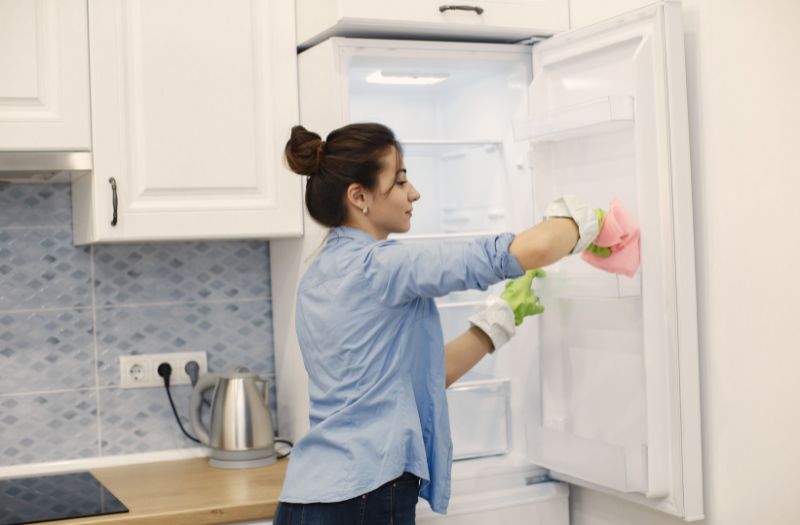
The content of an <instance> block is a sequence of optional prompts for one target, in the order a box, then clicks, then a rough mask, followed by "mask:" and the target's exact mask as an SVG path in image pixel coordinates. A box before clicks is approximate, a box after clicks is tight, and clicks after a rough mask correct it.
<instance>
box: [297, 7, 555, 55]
mask: <svg viewBox="0 0 800 525" xmlns="http://www.w3.org/2000/svg"><path fill="white" fill-rule="evenodd" d="M297 17H298V23H297V42H298V45H299V47H301V48H306V47H310V46H312V45H314V44H316V43H318V42H320V41H322V40H324V39H325V38H328V37H330V36H336V35H339V36H354V37H397V36H407V37H414V38H420V39H425V38H429V39H434V40H442V39H449V40H452V39H462V40H463V39H469V40H479V41H497V42H514V41H517V40H521V39H524V38H527V37H530V36H532V35H551V34H553V33H556V32H558V31H563V30H566V29H567V28H568V27H569V10H568V5H567V0H476V1H467V2H453V3H452V4H451V3H448V2H442V1H438V0H436V1H434V0H403V1H394V0H297Z"/></svg>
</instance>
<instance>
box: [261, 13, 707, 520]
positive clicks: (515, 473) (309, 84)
mask: <svg viewBox="0 0 800 525" xmlns="http://www.w3.org/2000/svg"><path fill="white" fill-rule="evenodd" d="M298 60H299V88H300V122H301V124H303V125H304V126H306V127H307V128H308V129H310V130H312V131H315V132H318V133H320V134H321V135H322V136H323V138H324V136H325V135H326V134H327V133H328V132H329V131H331V130H333V129H335V128H337V127H340V126H342V125H345V124H348V123H351V122H367V121H376V122H381V123H384V124H386V125H388V126H389V127H391V128H392V129H393V130H394V131H395V133H396V135H397V136H398V138H399V140H400V141H401V143H402V145H403V149H404V158H405V163H406V167H407V169H408V177H409V179H410V180H411V181H412V183H413V184H414V185H415V187H416V188H417V189H418V190H419V191H420V193H421V196H422V197H421V199H420V201H418V202H417V203H415V206H414V209H415V215H414V218H413V219H412V226H411V230H410V231H409V232H408V233H405V234H402V235H395V236H393V237H396V238H398V239H401V240H402V242H408V243H438V244H445V245H446V244H447V243H452V242H458V241H461V240H464V239H472V238H477V237H480V236H486V235H491V234H495V233H499V232H505V231H512V232H519V231H522V230H524V229H526V228H528V227H530V226H531V225H533V224H534V223H536V222H538V221H540V220H541V219H542V212H543V210H544V209H545V207H546V205H547V203H548V202H549V201H550V200H551V199H553V198H555V197H557V196H559V195H562V194H565V193H573V194H577V195H579V196H580V197H581V198H583V199H584V200H585V201H587V202H588V203H589V204H590V205H591V206H592V207H597V208H607V207H608V204H609V202H610V200H611V199H612V198H614V197H617V198H619V199H620V200H621V201H622V202H623V203H624V204H625V206H626V208H627V209H628V211H629V212H630V213H631V214H632V215H633V217H634V218H635V219H636V221H637V222H638V224H639V226H640V228H641V266H640V268H639V270H638V271H637V273H636V274H635V275H634V276H633V277H632V278H629V277H625V276H618V275H615V274H611V273H606V272H603V271H601V270H598V269H596V268H593V267H591V266H589V265H588V264H587V263H585V262H584V261H583V260H582V259H581V258H580V257H579V256H571V257H567V258H565V259H563V260H561V261H559V262H558V263H556V264H554V265H552V266H550V267H548V268H546V272H547V273H546V276H545V277H544V278H543V279H537V280H536V281H535V282H534V290H535V291H536V293H537V295H539V297H540V299H541V302H542V304H543V305H544V307H545V311H544V313H542V314H541V315H538V316H536V317H533V318H528V319H527V320H526V321H525V322H524V323H523V324H522V325H521V326H520V327H519V328H518V331H517V335H516V337H514V338H513V339H512V340H511V342H509V343H508V344H507V345H506V346H504V347H503V348H501V349H498V350H497V351H496V352H494V353H493V354H491V355H489V356H487V357H486V358H484V359H483V360H482V361H481V362H480V363H479V364H478V365H477V366H476V367H475V368H474V369H473V370H471V371H470V372H469V373H468V374H467V375H465V376H464V377H463V378H462V379H460V380H459V381H458V382H456V383H455V384H454V385H452V386H451V387H450V389H449V390H448V393H447V396H448V404H449V410H450V420H451V427H452V434H453V442H454V458H455V461H454V465H453V494H452V499H451V504H450V509H449V512H448V515H447V516H440V515H436V514H433V513H432V512H431V511H430V509H429V508H427V505H426V504H425V503H420V506H419V508H418V522H419V523H436V524H441V525H469V524H473V523H486V522H488V519H492V520H497V519H501V520H504V521H505V522H506V523H508V524H517V523H519V524H523V523H524V524H535V525H567V524H568V523H569V505H568V498H569V488H570V486H571V485H579V486H582V487H587V488H590V489H593V490H598V491H602V492H604V493H608V494H612V495H615V496H617V497H619V498H623V499H625V500H629V501H633V502H636V503H639V504H642V505H646V506H648V507H651V508H653V509H656V510H659V511H662V512H665V513H668V514H672V515H675V516H678V517H681V518H683V519H685V520H687V521H693V520H699V519H702V517H703V501H702V470H701V448H700V444H701V441H700V391H699V373H698V345H697V327H696V299H695V278H694V245H693V243H694V238H693V225H692V195H691V174H690V164H689V146H688V144H689V137H688V118H687V103H686V86H685V68H684V56H683V34H682V28H681V12H680V4H678V3H676V2H669V1H668V2H663V3H657V4H653V5H650V6H647V7H644V8H641V9H638V10H636V11H632V12H630V13H627V14H625V15H622V16H620V17H618V18H615V19H613V20H608V21H604V22H600V23H596V24H593V25H591V26H588V27H585V28H579V29H576V30H572V31H569V32H565V33H561V34H558V35H555V36H553V37H551V38H548V39H544V40H542V41H540V42H536V43H534V44H533V45H530V44H528V45H516V44H477V43H460V42H426V41H411V40H382V39H355V38H343V37H335V38H331V39H329V40H326V41H324V42H322V43H320V44H318V45H316V46H314V47H312V48H310V49H307V50H305V51H303V52H302V53H301V54H300V55H299V57H298ZM304 231H305V233H304V236H303V238H302V239H285V240H278V241H273V242H272V243H271V250H270V251H271V265H272V268H271V272H272V273H271V275H272V283H273V284H272V286H273V320H274V336H275V353H276V355H275V358H276V369H277V377H278V384H277V401H278V428H279V433H280V434H281V435H284V436H287V437H292V438H299V437H300V436H301V435H302V434H303V432H304V431H305V430H306V428H307V426H308V393H307V389H306V386H307V383H306V376H305V370H304V368H303V364H302V359H301V357H300V353H299V348H298V345H297V340H296V336H295V333H294V330H295V328H294V318H293V315H294V308H295V293H296V287H297V283H298V281H299V279H300V277H301V276H302V274H303V272H304V271H305V269H306V267H307V266H308V264H309V262H310V260H311V259H312V258H313V257H314V254H315V252H316V251H317V250H318V248H319V247H320V245H321V244H322V242H323V240H324V238H325V235H326V234H327V229H325V228H323V227H321V226H319V225H318V224H316V223H314V221H313V220H311V218H310V217H309V216H308V215H306V217H305V226H304ZM502 289H503V283H499V284H498V285H495V286H493V287H491V288H490V289H489V290H487V291H480V290H478V291H464V292H457V293H452V294H450V295H448V296H445V297H441V298H437V299H436V301H437V306H438V308H439V312H440V315H441V319H442V329H443V332H444V335H445V340H446V341H447V340H449V339H451V338H453V337H454V336H456V335H458V334H460V333H461V332H463V331H464V330H466V329H467V328H468V326H469V325H468V323H467V318H468V316H469V315H470V314H471V313H473V312H474V311H476V310H478V309H480V308H482V307H483V302H484V301H485V299H486V297H487V296H488V295H489V294H494V295H499V294H500V293H501V292H502Z"/></svg>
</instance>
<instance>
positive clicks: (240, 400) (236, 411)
mask: <svg viewBox="0 0 800 525" xmlns="http://www.w3.org/2000/svg"><path fill="white" fill-rule="evenodd" d="M212 388H213V389H214V393H213V396H212V399H211V419H210V425H209V426H208V427H207V426H206V425H205V424H204V423H203V419H202V409H203V393H204V392H205V391H207V390H210V389H212ZM190 412H191V416H192V427H194V432H195V434H196V435H197V438H198V439H199V440H200V441H201V442H202V443H203V444H204V445H207V446H209V447H210V448H211V457H210V459H209V461H208V464H209V465H211V466H212V467H220V468H249V467H260V466H263V465H269V464H271V463H274V462H275V438H274V435H273V430H272V417H271V416H270V412H269V388H267V382H266V381H265V380H263V379H261V378H260V377H258V376H257V375H256V374H254V373H252V372H249V371H247V369H246V368H237V369H234V370H230V371H226V372H223V373H220V374H208V375H205V376H202V377H200V379H199V380H198V381H197V384H196V385H195V387H194V390H193V391H192V401H191V406H190Z"/></svg>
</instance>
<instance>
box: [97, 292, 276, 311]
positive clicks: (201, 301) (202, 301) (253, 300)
mask: <svg viewBox="0 0 800 525" xmlns="http://www.w3.org/2000/svg"><path fill="white" fill-rule="evenodd" d="M270 299H272V296H271V295H264V296H263V297H243V298H241V299H190V300H188V301H160V302H152V303H120V304H101V305H99V306H97V307H96V308H99V309H100V310H110V309H112V308H142V307H145V306H178V305H183V304H229V303H231V304H232V303H256V302H259V301H266V300H270Z"/></svg>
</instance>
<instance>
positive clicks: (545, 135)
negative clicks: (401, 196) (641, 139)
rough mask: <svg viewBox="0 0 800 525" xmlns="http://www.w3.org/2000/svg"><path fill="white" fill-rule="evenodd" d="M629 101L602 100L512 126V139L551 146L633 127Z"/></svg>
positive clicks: (518, 122) (628, 99)
mask: <svg viewBox="0 0 800 525" xmlns="http://www.w3.org/2000/svg"><path fill="white" fill-rule="evenodd" d="M633 116H634V114H633V97H630V96H616V97H603V98H600V99H595V100H591V101H589V102H584V103H582V104H576V105H573V106H568V107H564V108H559V109H557V110H553V111H550V112H548V113H544V114H540V115H535V116H533V117H531V118H529V119H526V120H522V121H517V122H515V123H514V138H515V139H516V140H520V141H522V140H527V141H528V142H534V143H536V142H554V141H559V140H566V139H572V138H578V137H585V136H589V135H596V134H600V133H608V132H613V131H619V130H620V129H624V128H626V127H629V126H631V125H632V124H633V121H634V118H633Z"/></svg>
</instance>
